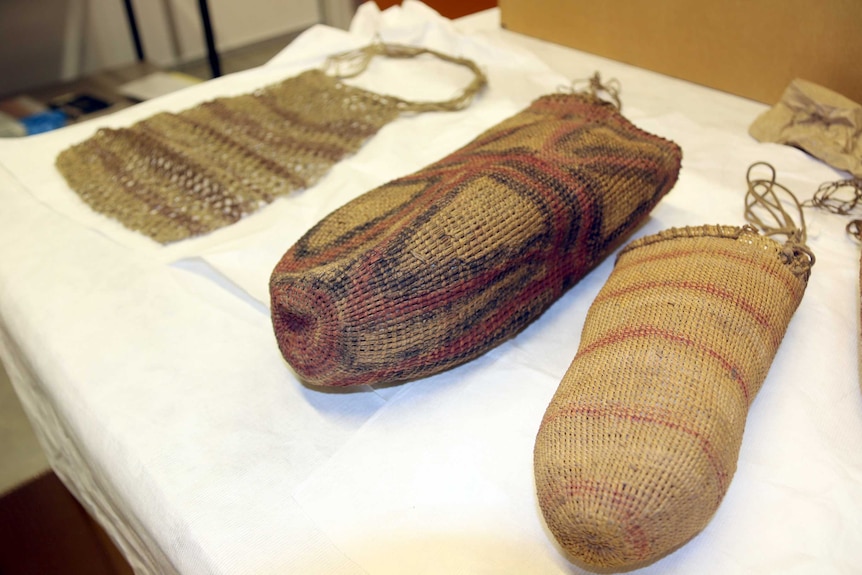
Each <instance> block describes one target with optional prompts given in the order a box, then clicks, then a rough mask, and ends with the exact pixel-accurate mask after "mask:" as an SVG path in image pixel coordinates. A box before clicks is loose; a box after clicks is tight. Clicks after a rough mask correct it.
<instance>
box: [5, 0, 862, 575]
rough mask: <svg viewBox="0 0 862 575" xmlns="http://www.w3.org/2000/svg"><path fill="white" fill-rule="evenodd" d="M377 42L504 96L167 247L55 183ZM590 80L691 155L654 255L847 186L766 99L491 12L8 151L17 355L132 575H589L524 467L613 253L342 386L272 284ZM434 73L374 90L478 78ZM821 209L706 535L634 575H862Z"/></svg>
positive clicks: (36, 412)
mask: <svg viewBox="0 0 862 575" xmlns="http://www.w3.org/2000/svg"><path fill="white" fill-rule="evenodd" d="M376 34H379V35H380V36H381V37H382V38H383V39H384V40H386V41H392V42H403V43H414V44H421V45H426V46H430V47H433V48H435V49H438V50H443V51H448V52H450V53H458V54H460V55H464V56H467V57H470V58H473V59H474V60H475V61H477V62H478V63H479V64H480V66H482V67H483V69H484V70H485V71H486V73H487V74H488V77H489V81H490V88H489V89H488V90H487V91H486V92H484V93H483V94H482V95H481V96H480V97H479V98H478V99H477V100H476V101H475V102H474V104H473V105H472V106H470V107H469V108H468V109H466V110H463V111H460V112H455V113H440V114H424V115H417V116H410V117H404V118H401V119H399V120H398V121H396V122H393V123H392V124H390V125H389V126H387V127H386V128H384V129H383V130H381V132H380V133H378V134H377V135H376V136H375V137H374V138H372V139H371V140H370V141H369V142H368V143H367V144H366V145H365V146H364V147H363V148H362V150H360V152H359V153H357V154H356V155H355V156H354V157H352V158H350V159H348V160H345V161H343V162H341V163H340V164H338V165H337V166H335V167H334V168H333V169H332V170H331V172H330V173H329V174H328V175H327V176H326V178H324V179H323V180H322V181H321V182H320V183H319V184H318V185H316V186H315V187H314V188H312V189H309V190H305V191H303V192H299V193H297V194H295V195H294V196H292V197H289V198H286V199H283V200H278V201H277V202H275V203H273V204H272V205H270V206H269V207H267V208H266V209H264V210H262V211H261V212H259V213H258V214H256V215H254V216H251V217H249V218H246V219H245V220H243V221H241V222H240V223H238V224H236V225H234V226H231V227H230V228H227V229H224V230H220V231H217V232H215V233H213V234H211V235H210V236H207V237H204V238H199V239H194V240H189V241H186V242H180V243H179V244H175V245H171V246H168V247H166V248H162V247H160V246H157V245H154V244H153V243H152V242H150V241H149V240H146V239H144V238H142V237H139V236H137V235H136V234H133V233H132V232H128V231H127V230H124V229H122V228H120V227H119V226H118V225H117V224H115V223H113V222H111V221H108V220H106V219H104V218H102V217H101V216H97V215H95V214H92V213H90V212H88V211H87V210H86V209H85V207H84V206H83V205H82V204H81V202H80V201H78V200H77V198H76V197H75V196H74V194H73V193H71V192H70V190H69V189H68V188H67V187H65V184H64V182H63V180H62V178H60V177H59V175H58V174H57V173H56V171H55V170H54V168H53V159H54V157H56V154H57V153H58V152H59V151H61V150H62V149H64V148H65V147H66V146H68V145H70V144H71V143H74V142H76V141H80V140H81V139H83V138H85V137H87V136H89V135H90V134H92V132H93V131H94V130H95V129H96V128H97V127H99V126H118V125H129V124H131V123H133V122H134V121H137V120H140V119H143V118H146V117H148V116H149V115H152V114H153V113H156V112H158V111H163V110H174V111H176V110H181V109H185V108H187V107H189V106H192V105H194V104H196V103H198V102H201V101H204V100H207V99H211V98H213V97H216V96H219V95H230V94H239V93H245V92H248V91H251V90H253V89H254V88H256V87H259V86H262V85H266V84H267V83H271V82H273V81H276V80H278V79H280V78H284V77H288V76H290V75H293V74H296V73H297V72H298V71H300V70H302V69H306V68H309V67H313V66H318V65H320V64H321V63H322V61H323V60H324V58H325V57H326V55H328V54H331V53H334V52H339V51H342V50H346V49H351V48H355V47H358V46H362V45H363V44H364V43H366V42H368V41H369V40H370V39H371V38H373V37H374V36H375V35H376ZM422 65H424V64H422ZM418 66H419V65H418V64H417V67H418ZM417 69H418V68H417ZM596 70H600V71H601V72H602V74H603V77H606V78H611V77H614V78H616V79H618V80H619V81H620V83H621V85H622V100H623V113H624V114H625V115H626V116H627V117H629V119H631V120H632V121H633V122H634V123H636V124H638V125H639V126H641V127H643V128H645V129H647V130H649V131H651V132H654V133H657V134H659V135H662V136H665V137H669V138H671V139H673V140H675V141H676V142H677V143H679V144H680V145H681V147H682V149H683V154H684V159H683V169H682V172H681V174H680V179H679V182H678V183H677V185H676V187H675V189H674V190H673V191H671V193H670V194H669V195H668V196H667V197H666V198H665V199H664V200H663V201H662V202H661V203H660V204H659V206H658V207H657V208H656V209H655V210H654V211H653V213H652V215H651V217H650V219H649V220H648V221H647V223H646V224H645V225H644V226H643V227H642V228H641V229H639V230H638V231H637V232H636V236H637V237H639V236H643V235H647V234H650V233H655V232H657V231H660V230H662V229H665V228H667V227H671V226H680V225H700V224H704V223H723V224H742V223H744V222H743V219H742V198H743V194H744V191H745V171H746V169H747V167H748V166H749V165H750V164H751V163H752V162H754V161H759V160H764V161H769V162H771V163H772V164H773V165H774V166H775V167H776V169H777V172H778V179H779V181H780V182H781V183H783V184H784V185H786V186H788V187H789V188H790V189H792V190H794V191H796V192H797V193H798V194H799V195H800V196H802V197H807V196H808V195H809V194H810V193H813V191H814V190H815V189H816V188H817V186H818V185H819V184H820V183H822V182H824V181H830V180H834V179H838V178H840V177H841V176H842V175H841V174H839V173H837V172H836V171H834V170H832V169H830V168H829V167H827V166H825V165H823V164H822V163H820V162H818V161H816V160H814V159H812V158H811V157H809V156H807V155H806V154H804V153H803V152H801V151H799V150H796V149H793V148H790V147H786V146H779V145H772V144H758V143H756V142H755V141H754V140H752V139H751V138H750V137H749V136H747V133H746V130H747V127H748V125H749V124H750V123H751V121H752V120H753V119H754V118H755V117H756V116H757V115H758V114H759V113H761V112H763V111H764V110H765V109H766V107H765V106H763V105H761V104H758V103H755V102H752V101H748V100H744V99H741V98H737V97H734V96H730V95H728V94H724V93H721V92H717V91H714V90H710V89H706V88H703V87H700V86H696V85H693V84H690V83H687V82H684V81H681V80H677V79H673V78H668V77H665V76H661V75H658V74H655V73H652V72H648V71H645V70H641V69H637V68H634V67H631V66H627V65H624V64H621V63H618V62H612V61H610V60H605V59H602V58H599V57H596V56H592V55H589V54H585V53H581V52H577V51H574V50H570V49H567V48H562V47H559V46H554V45H550V44H547V43H544V42H541V41H538V40H535V39H531V38H526V37H522V36H518V35H515V34H511V33H508V32H506V31H504V30H500V28H499V15H498V13H497V11H496V10H491V11H488V12H483V13H480V14H478V15H475V16H471V17H467V18H464V19H461V20H458V21H456V22H454V23H452V22H449V21H446V20H444V19H441V18H439V17H438V16H436V15H435V14H434V13H433V12H432V11H430V10H429V9H428V8H426V7H425V6H424V5H422V4H420V3H418V2H414V1H407V2H405V4H404V6H403V7H401V8H393V9H390V10H387V11H385V12H383V13H380V12H379V11H378V10H377V9H376V7H375V6H374V4H373V3H366V4H364V5H363V6H362V7H360V10H359V12H358V13H357V16H356V19H355V20H354V22H353V25H352V27H351V31H350V32H343V31H338V30H334V29H332V28H327V27H325V26H316V27H313V28H312V29H310V30H309V31H308V32H306V33H305V34H303V35H302V36H300V37H299V38H298V39H297V40H296V41H294V42H293V43H292V44H291V45H290V46H288V47H287V48H286V49H285V50H284V51H283V52H282V53H281V54H279V55H278V56H276V57H275V58H274V59H273V60H272V61H271V62H270V63H268V64H267V65H266V66H263V67H261V68H259V69H255V70H251V71H247V72H243V73H240V74H234V75H230V76H225V77H222V78H219V79H216V80H212V81H210V82H206V83H204V84H201V85H199V86H194V87H192V88H189V89H187V90H183V91H181V92H178V93H175V94H169V95H167V96H165V97H162V98H158V99H155V100H152V101H149V102H145V103H143V104H140V105H138V106H135V107H133V108H130V109H128V110H123V111H121V112H118V113H117V114H114V115H111V116H109V117H105V118H98V119H96V120H93V121H91V122H85V123H84V124H80V125H76V126H71V127H68V128H64V129H62V130H59V131H57V132H54V133H50V134H44V135H40V136H34V137H32V138H28V139H27V140H19V141H9V140H5V141H0V201H2V203H0V205H2V206H3V207H2V210H0V357H2V360H3V362H4V364H5V365H6V366H7V368H8V371H9V375H10V378H11V379H12V382H13V385H14V386H15V388H16V391H17V393H18V394H19V396H20V398H21V400H22V403H23V405H24V407H25V409H26V411H27V412H28V415H29V416H30V417H31V419H32V420H33V423H34V426H35V427H36V431H37V434H38V435H39V437H40V441H41V442H42V444H43V447H44V448H45V450H46V452H47V454H48V457H49V460H50V462H51V465H52V467H53V468H54V470H55V471H56V473H57V475H58V476H60V477H61V478H62V479H63V481H64V482H65V483H66V485H67V486H68V487H69V488H70V490H71V491H72V492H73V493H74V494H75V495H76V497H78V499H79V500H80V501H81V502H82V503H83V505H84V506H85V507H86V508H87V509H88V510H89V511H90V513H91V514H92V515H93V516H94V517H95V518H96V519H97V520H98V521H99V522H100V523H101V524H102V525H103V526H104V527H105V529H106V530H107V531H108V533H109V534H110V535H111V536H112V538H113V539H114V540H115V541H116V542H117V544H118V546H119V547H120V548H121V550H122V551H123V553H124V554H125V555H126V556H127V557H128V558H129V560H130V562H131V564H132V565H133V566H134V568H135V569H136V571H137V572H139V573H231V574H234V573H256V574H260V573H286V572H290V573H374V574H378V573H449V572H457V573H512V574H516V573H517V574H522V573H540V574H544V573H581V572H582V570H580V569H579V568H578V567H576V566H573V565H572V564H571V563H569V562H568V561H567V560H566V559H565V557H563V556H562V555H561V553H560V551H559V549H558V547H557V546H556V545H555V543H554V542H553V540H552V538H551V537H550V536H549V533H548V531H547V528H546V527H545V526H544V524H543V522H542V519H541V514H540V512H539V509H538V506H537V503H536V500H535V491H534V486H533V479H532V448H533V441H534V439H535V433H536V430H537V429H538V425H539V421H540V419H541V416H542V414H543V412H544V409H545V407H546V406H547V403H548V401H549V400H550V397H551V395H552V394H553V392H554V390H555V389H556V386H557V385H558V383H559V380H560V378H561V377H562V375H563V373H564V372H565V370H566V368H567V366H568V364H569V362H570V361H571V359H572V357H573V356H574V352H575V350H576V348H577V344H578V340H579V331H580V326H581V325H582V324H583V319H584V316H585V314H586V311H587V309H588V308H589V306H590V303H591V302H592V300H593V299H594V297H595V295H596V293H597V292H598V290H599V289H600V288H601V286H602V285H603V283H604V281H605V279H606V278H607V277H608V275H609V274H610V271H611V269H612V267H613V256H611V257H610V258H608V260H606V261H605V262H604V263H603V264H602V265H600V266H599V267H598V268H596V269H595V270H594V271H593V272H591V273H590V274H589V275H588V276H587V277H586V278H585V279H583V280H582V281H581V282H580V283H579V284H577V285H576V286H575V287H574V288H573V289H572V290H570V291H569V292H568V293H567V294H566V295H565V296H564V297H563V298H561V299H560V300H559V301H558V302H557V303H555V304H554V306H553V307H552V308H551V309H550V310H549V311H548V312H547V313H546V314H544V315H543V316H542V317H541V318H540V319H539V320H537V321H536V322H535V323H533V324H532V325H531V326H530V327H529V328H528V329H526V330H525V331H524V332H522V333H521V334H520V335H518V336H517V337H516V338H514V339H512V340H510V341H508V342H506V343H504V344H503V345H501V346H499V347H498V348H496V349H494V350H492V351H491V352H489V353H488V354H486V355H485V356H482V357H481V358H479V359H477V360H474V361H473V362H470V363H468V364H466V365H464V366H461V367H459V368H456V369H454V370H451V371H449V372H446V373H443V374H440V375H437V376H434V377H430V378H426V379H422V380H417V381H413V382H409V383H406V384H403V385H399V386H389V387H386V386H382V387H366V388H362V389H360V390H357V391H353V392H344V393H334V392H324V391H320V390H316V389H311V388H309V387H306V386H303V385H302V384H300V383H299V382H298V381H297V380H296V378H295V376H294V375H293V373H292V372H291V370H290V368H289V367H288V366H287V365H286V364H285V363H284V361H283V360H282V358H281V356H280V354H279V352H278V350H277V348H276V346H275V341H274V337H273V335H272V328H271V326H270V322H269V316H268V309H267V304H266V280H267V278H268V274H269V272H270V270H271V269H272V266H273V265H274V264H275V261H276V260H277V259H278V257H279V256H280V255H281V253H283V251H284V250H286V249H287V248H288V247H289V246H290V245H291V243H292V242H293V241H295V239H297V238H298V237H299V236H300V235H302V233H304V231H305V230H306V229H308V227H310V226H311V225H313V224H314V223H315V222H316V221H317V220H318V219H319V218H321V217H323V216H324V215H326V213H328V212H329V211H331V210H332V209H334V208H335V207H337V206H339V205H341V204H342V203H344V201H347V200H348V199H350V198H352V197H356V196H357V195H359V194H361V193H362V192H364V191H367V190H369V189H371V188H373V187H374V186H376V185H379V184H381V183H384V182H385V181H388V180H389V179H391V178H394V177H396V176H398V175H402V174H407V173H411V172H413V171H415V170H417V169H419V168H421V167H422V166H424V165H426V164H428V163H430V162H431V161H434V160H435V159H437V158H439V157H441V156H442V155H444V154H445V153H446V152H448V151H451V150H453V149H455V148H457V147H459V146H460V145H462V144H463V143H466V142H467V141H469V140H470V139H472V138H473V137H474V136H475V135H477V134H478V133H479V132H481V131H482V130H484V129H485V128H487V127H490V126H492V125H494V124H495V123H497V122H499V121H500V120H502V119H504V118H505V117H508V116H510V115H511V114H513V113H515V112H516V111H518V110H519V109H521V108H523V107H525V106H526V105H527V104H528V103H529V102H530V101H531V100H532V99H534V98H535V97H537V96H539V95H541V94H543V93H548V92H552V91H555V90H557V89H558V88H559V87H560V86H564V87H565V86H570V85H571V82H572V81H573V80H575V79H582V78H587V77H589V76H590V75H592V73H593V72H594V71H596ZM437 72H438V71H437V70H436V69H435V73H434V74H427V73H423V72H422V71H421V70H420V71H416V70H413V69H405V68H399V69H397V72H395V71H393V70H392V69H390V68H387V66H386V65H382V66H379V67H377V66H376V65H375V66H372V68H371V69H370V71H369V73H368V74H367V75H366V76H363V77H362V78H361V80H360V81H362V82H366V83H367V84H368V86H373V87H378V88H379V87H382V86H386V87H387V88H392V89H395V90H402V91H404V92H405V93H406V95H408V96H416V91H419V92H420V93H422V94H425V95H427V96H428V97H429V99H430V98H431V97H434V96H440V95H445V94H447V93H450V92H451V91H453V90H455V89H457V85H458V82H460V81H462V80H463V78H462V77H460V76H458V73H457V72H452V74H451V75H447V73H444V72H440V73H439V74H438V73H437ZM387 82H388V83H389V84H388V85H387ZM411 90H413V91H414V92H413V93H411ZM435 90H436V91H437V92H435ZM806 216H807V217H808V220H809V234H810V237H811V240H810V247H811V248H812V249H813V250H814V252H815V253H816V255H817V263H816V265H815V267H814V269H813V272H812V278H811V281H810V284H809V287H808V291H807V293H806V295H805V298H804V299H803V302H802V305H801V306H800V308H799V310H798V311H797V313H796V315H795V316H794V319H793V320H792V322H791V324H790V327H789V329H788V332H787V335H786V337H785V340H784V342H783V344H782V346H781V348H780V350H779V353H778V355H777V357H776V359H775V361H774V363H773V366H772V369H771V371H770V373H769V376H768V378H767V380H766V382H765V384H764V386H763V389H762V391H761V392H760V394H759V395H758V397H757V398H756V400H755V401H754V404H753V406H752V408H751V411H750V413H749V418H748V423H747V428H746V435H745V438H744V441H743V445H742V451H741V454H740V460H739V465H738V470H737V472H736V475H735V477H734V479H733V481H732V483H731V486H730V489H729V492H728V494H727V496H726V497H725V499H724V501H723V503H722V504H721V507H720V508H719V510H718V512H717V514H716V515H715V517H714V518H713V520H712V521H711V523H710V524H709V525H708V526H707V528H706V529H705V530H704V531H703V532H702V533H701V534H700V535H698V536H697V537H695V538H694V539H693V540H691V541H690V542H689V543H688V544H686V545H685V546H683V547H682V548H681V549H679V550H678V551H676V552H674V553H672V554H671V555H669V556H667V557H665V558H663V559H661V560H660V561H659V562H657V563H655V564H653V565H651V566H648V567H646V568H644V569H643V570H642V571H641V572H642V573H648V574H656V573H662V574H666V573H671V574H673V573H680V574H681V573H702V574H710V573H715V574H719V573H720V574H722V575H726V574H742V573H759V574H760V573H818V574H821V573H856V572H859V571H860V570H862V553H860V551H859V542H860V541H862V513H860V512H859V511H860V510H862V449H860V447H862V394H860V388H859V380H858V373H857V352H858V339H857V330H858V317H859V309H858V305H859V304H858V301H859V292H858V267H857V266H858V261H859V247H858V246H857V245H855V244H854V243H853V242H851V241H850V240H849V239H848V238H847V237H846V236H845V234H844V229H843V228H844V223H845V222H844V221H843V220H841V219H840V218H838V217H837V216H833V215H831V214H823V213H818V212H809V213H807V214H806Z"/></svg>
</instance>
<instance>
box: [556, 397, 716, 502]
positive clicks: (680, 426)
mask: <svg viewBox="0 0 862 575" xmlns="http://www.w3.org/2000/svg"><path fill="white" fill-rule="evenodd" d="M575 415H586V416H587V417H595V418H604V417H613V418H615V419H624V420H627V421H631V422H633V423H650V424H654V425H660V426H662V427H667V428H668V429H673V430H674V431H679V432H681V433H684V434H686V435H688V436H690V437H692V438H694V439H695V441H697V442H698V444H699V445H700V449H701V451H702V452H703V454H704V455H705V456H706V458H707V460H708V461H709V464H710V466H711V467H712V469H713V472H714V473H715V479H716V481H717V482H718V485H719V494H718V499H717V501H716V507H718V504H719V503H720V502H721V498H722V497H723V495H724V492H725V491H726V489H727V484H728V474H727V471H726V470H725V469H724V467H723V466H722V465H721V462H720V461H719V459H718V455H717V454H716V452H715V448H714V447H713V446H712V442H710V440H709V438H707V437H706V436H704V435H703V434H702V433H701V432H700V431H698V430H697V429H694V428H693V427H689V426H687V425H686V424H685V423H684V422H682V421H677V420H674V419H673V418H671V417H662V416H661V415H659V414H657V413H650V412H649V411H642V410H637V409H636V408H633V407H629V406H625V405H619V404H609V405H590V404H586V405H584V404H574V403H573V404H569V405H567V406H565V407H562V408H560V409H557V410H556V411H554V412H553V413H547V414H546V415H545V417H544V418H543V419H542V425H543V426H544V425H545V424H546V423H549V422H552V421H554V420H556V419H559V418H560V417H572V416H575ZM668 415H671V414H668Z"/></svg>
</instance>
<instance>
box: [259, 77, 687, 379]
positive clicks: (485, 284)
mask: <svg viewBox="0 0 862 575" xmlns="http://www.w3.org/2000/svg"><path fill="white" fill-rule="evenodd" d="M680 158H681V153H680V150H679V147H678V146H677V145H676V144H674V143H672V142H670V141H667V140H664V139H662V138H659V137H656V136H653V135H650V134H647V133H645V132H643V131H641V130H639V129H638V128H636V127H635V126H633V125H632V124H631V123H629V122H628V121H627V120H625V119H624V118H623V117H622V116H621V115H620V114H619V112H618V111H617V110H616V109H615V108H614V107H613V106H611V105H609V104H606V103H604V102H601V101H599V100H597V99H594V98H592V97H589V96H584V95H575V94H557V95H551V96H545V97H542V98H540V99H538V100H537V101H535V102H534V103H533V104H532V105H531V106H530V107H529V108H527V109H526V110H524V111H522V112H520V113H519V114H517V115H515V116H513V117H511V118H509V119H508V120H506V121H504V122H502V123H500V124H498V125H497V126H495V127H493V128H491V129H490V130H488V131H487V132H485V133H484V134H482V135H480V136H479V137H478V138H477V139H475V140H474V141H473V142H471V143H470V144H468V145H467V146H465V147H464V148H462V149H460V150H458V151H456V152H454V153H453V154H451V155H450V156H448V157H446V158H443V159H442V160H440V161H439V162H437V163H435V164H432V165H430V166H428V167H426V168H424V169H423V170H420V171H419V172H417V173H415V174H413V175H410V176H407V177H404V178H400V179H398V180H395V181H392V182H390V183H388V184H385V185H383V186H381V187H379V188H377V189H375V190H372V191H370V192H368V193H366V194H365V195H363V196H361V197H359V198H357V199H356V200H354V201H352V202H350V203H348V204H346V205H345V206H343V207H342V208H340V209H338V210H336V211H335V212H333V213H331V214H330V215H328V216H327V217H326V218H325V219H323V220H322V221H321V222H320V223H318V224H317V225H316V226H315V227H314V228H312V229H311V230H310V231H309V232H308V233H307V234H306V235H305V236H304V237H302V238H301V239H300V240H299V241H298V242H297V243H296V244H295V245H294V246H293V247H292V248H290V250H289V251H288V252H287V253H286V254H285V255H284V256H283V258H282V259H281V261H280V262H279V263H278V265H277V266H276V268H275V270H274V271H273V274H272V278H271V282H270V292H271V296H272V321H273V326H274V329H275V335H276V338H277V340H278V345H279V347H280V349H281V352H282V353H283V355H284V357H285V358H286V359H287V361H288V362H289V363H290V365H291V366H292V367H293V368H294V370H295V371H296V373H297V374H298V375H299V377H300V378H302V379H303V380H304V381H305V382H307V383H309V384H314V385H335V386H345V385H358V384H368V383H379V382H391V381H403V380H408V379H413V378H417V377H422V376H427V375H431V374H434V373H437V372H440V371H442V370H445V369H448V368H450V367H453V366H455V365H458V364H460V363H463V362H465V361H468V360H470V359H472V358H475V357H477V356H479V355H481V354H482V353H484V352H486V351H488V350H489V349H491V348H492V347H494V346H495V345H497V344H499V343H500V342H502V341H504V340H506V339H507V338H509V337H511V336H513V335H514V334H516V333H518V332H519V331H520V330H521V329H523V328H524V327H525V326H526V325H527V324H529V323H530V322H531V321H533V320H534V319H535V318H536V317H538V316H539V315H540V314H541V313H542V312H543V311H544V310H545V309H547V308H548V307H549V306H550V305H551V304H552V303H553V302H554V301H556V300H557V298H559V297H560V295H562V294H563V293H564V292H565V291H566V290H567V289H568V288H569V287H571V286H572V285H573V284H574V283H575V282H577V281H578V280H579V279H580V278H581V277H583V276H584V274H586V273H587V272H588V271H589V270H590V269H592V267H593V266H595V265H596V264H597V263H598V262H599V261H601V259H602V258H604V257H605V255H606V254H608V253H609V252H610V251H611V250H612V249H614V247H616V246H617V245H619V243H620V242H621V241H622V240H623V239H624V238H625V237H626V236H627V235H628V234H629V233H630V232H631V231H632V230H633V229H634V228H635V226H637V225H638V223H639V222H640V221H642V220H643V219H644V218H645V217H646V215H647V214H648V213H649V211H650V210H651V209H652V208H653V206H655V204H656V203H657V202H658V201H659V199H660V198H661V197H662V196H664V194H665V193H667V192H668V191H669V190H670V189H671V187H672V186H673V184H674V183H675V182H676V178H677V174H678V172H679V166H680Z"/></svg>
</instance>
